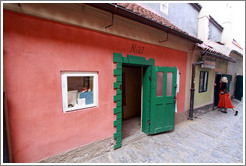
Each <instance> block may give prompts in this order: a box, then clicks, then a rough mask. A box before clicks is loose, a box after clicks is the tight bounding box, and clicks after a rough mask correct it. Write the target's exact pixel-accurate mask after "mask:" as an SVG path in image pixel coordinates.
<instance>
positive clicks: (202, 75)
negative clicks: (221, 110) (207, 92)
mask: <svg viewBox="0 0 246 166" xmlns="http://www.w3.org/2000/svg"><path fill="white" fill-rule="evenodd" d="M203 77H204V72H200V87H199V91H200V92H203V80H204V79H203Z"/></svg>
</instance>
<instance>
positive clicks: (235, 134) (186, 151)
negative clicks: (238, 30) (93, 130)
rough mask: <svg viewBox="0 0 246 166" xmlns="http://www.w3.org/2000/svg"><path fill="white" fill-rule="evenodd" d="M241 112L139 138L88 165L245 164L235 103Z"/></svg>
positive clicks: (218, 114) (240, 121)
mask: <svg viewBox="0 0 246 166" xmlns="http://www.w3.org/2000/svg"><path fill="white" fill-rule="evenodd" d="M233 104H234V106H235V107H236V109H237V110H239V114H238V116H234V112H233V111H232V110H228V113H227V114H224V113H221V112H220V111H218V109H217V110H214V111H211V112H208V113H206V114H203V115H201V116H199V117H197V118H194V120H193V121H190V120H187V121H185V122H182V123H179V124H177V125H176V126H175V129H174V131H172V132H167V133H162V134H157V135H153V136H146V135H145V134H143V135H141V136H140V137H138V139H137V140H136V139H135V140H134V141H133V142H131V143H129V142H128V143H127V144H124V140H123V146H122V148H119V149H117V150H115V151H112V152H109V153H106V154H104V155H101V156H99V157H96V158H94V159H91V160H90V161H80V160H79V159H78V158H77V160H76V161H73V162H88V163H242V162H243V156H244V155H243V103H242V102H239V101H238V100H233Z"/></svg>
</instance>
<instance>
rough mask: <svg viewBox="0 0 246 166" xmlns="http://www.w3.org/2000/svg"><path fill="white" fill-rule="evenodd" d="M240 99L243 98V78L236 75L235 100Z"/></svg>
mask: <svg viewBox="0 0 246 166" xmlns="http://www.w3.org/2000/svg"><path fill="white" fill-rule="evenodd" d="M242 97H243V76H242V75H238V76H237V77H236V90H235V99H237V100H240V101H241V100H242Z"/></svg>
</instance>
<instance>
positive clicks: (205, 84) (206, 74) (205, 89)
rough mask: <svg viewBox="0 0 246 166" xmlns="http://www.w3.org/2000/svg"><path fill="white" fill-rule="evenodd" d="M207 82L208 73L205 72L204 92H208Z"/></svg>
mask: <svg viewBox="0 0 246 166" xmlns="http://www.w3.org/2000/svg"><path fill="white" fill-rule="evenodd" d="M207 80H208V72H204V86H203V91H204V92H206V91H207Z"/></svg>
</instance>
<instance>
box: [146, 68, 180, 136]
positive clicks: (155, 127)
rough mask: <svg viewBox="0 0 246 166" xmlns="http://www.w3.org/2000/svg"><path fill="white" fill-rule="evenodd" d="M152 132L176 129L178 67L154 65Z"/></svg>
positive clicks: (151, 106)
mask: <svg viewBox="0 0 246 166" xmlns="http://www.w3.org/2000/svg"><path fill="white" fill-rule="evenodd" d="M151 74H152V79H151V95H150V96H151V104H150V123H149V125H150V132H149V134H157V133H160V132H165V131H169V130H173V129H174V120H175V102H176V88H177V82H176V80H177V68H176V67H158V66H152V73H151Z"/></svg>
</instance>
